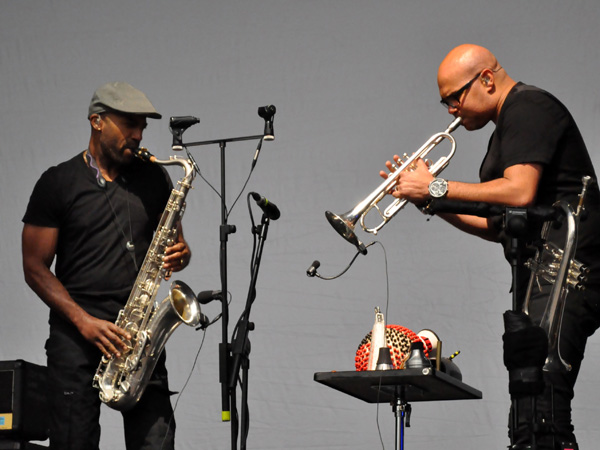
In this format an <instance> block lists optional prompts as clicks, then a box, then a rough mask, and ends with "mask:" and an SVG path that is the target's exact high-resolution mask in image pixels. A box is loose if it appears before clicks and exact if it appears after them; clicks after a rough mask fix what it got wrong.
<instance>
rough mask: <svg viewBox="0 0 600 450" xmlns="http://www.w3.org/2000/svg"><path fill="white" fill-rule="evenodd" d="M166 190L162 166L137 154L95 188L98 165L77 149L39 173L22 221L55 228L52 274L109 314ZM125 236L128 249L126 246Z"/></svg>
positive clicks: (93, 309)
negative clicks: (131, 246)
mask: <svg viewBox="0 0 600 450" xmlns="http://www.w3.org/2000/svg"><path fill="white" fill-rule="evenodd" d="M171 188H172V184H171V180H170V178H169V175H168V174H167V172H166V171H165V170H164V169H163V168H162V167H161V166H158V165H155V164H150V163H144V162H142V161H139V160H135V161H134V162H133V163H132V164H131V166H129V167H128V169H127V170H126V171H125V172H124V173H123V174H122V175H121V176H119V177H118V178H117V179H116V180H114V181H113V182H107V183H106V185H105V187H101V186H100V185H99V183H98V179H97V171H96V170H95V169H93V168H91V167H88V165H87V163H86V161H85V160H84V157H83V155H82V154H81V153H80V154H78V155H77V156H75V157H73V158H72V159H70V160H68V161H66V162H64V163H62V164H59V165H58V166H55V167H51V168H50V169H48V170H47V171H46V172H44V174H42V176H41V177H40V179H39V180H38V182H37V184H36V185H35V188H34V190H33V193H32V194H31V198H30V200H29V204H28V205H27V210H26V212H25V216H24V217H23V222H25V223H27V224H31V225H37V226H42V227H50V228H58V229H59V236H58V243H57V248H56V266H55V273H56V277H57V278H58V279H59V280H60V281H61V283H62V284H63V285H64V286H65V288H66V289H67V291H68V292H69V294H70V295H71V297H73V299H74V300H75V301H76V302H77V303H79V304H80V305H81V306H82V307H83V308H84V309H85V310H86V311H88V312H89V313H90V314H93V315H94V316H96V317H100V318H103V319H107V320H114V319H115V318H116V313H117V312H118V311H119V310H120V309H121V308H122V306H123V305H124V304H125V302H126V301H127V298H128V296H129V293H130V291H131V289H132V286H133V282H134V281H135V279H136V277H137V271H138V268H139V267H140V266H141V264H142V262H143V260H144V257H145V255H146V252H147V250H148V247H149V245H150V243H151V241H152V237H153V233H154V231H155V228H156V227H157V225H158V221H159V219H160V216H161V214H162V212H163V209H164V207H165V205H166V202H167V200H168V198H169V195H170V191H171ZM130 240H131V241H132V242H133V243H134V245H135V252H134V253H132V252H130V251H128V250H127V242H128V241H130ZM133 254H135V262H134V258H133Z"/></svg>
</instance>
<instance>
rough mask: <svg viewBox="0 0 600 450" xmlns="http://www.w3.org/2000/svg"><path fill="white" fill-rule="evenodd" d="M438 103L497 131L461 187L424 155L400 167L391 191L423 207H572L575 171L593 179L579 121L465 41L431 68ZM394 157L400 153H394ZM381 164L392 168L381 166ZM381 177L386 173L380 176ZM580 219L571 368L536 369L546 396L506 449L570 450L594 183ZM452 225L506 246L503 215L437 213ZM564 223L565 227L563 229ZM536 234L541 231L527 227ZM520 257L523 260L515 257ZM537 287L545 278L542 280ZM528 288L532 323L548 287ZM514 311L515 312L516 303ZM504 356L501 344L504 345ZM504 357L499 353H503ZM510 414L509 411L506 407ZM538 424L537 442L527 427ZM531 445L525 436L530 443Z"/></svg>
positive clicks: (587, 304)
mask: <svg viewBox="0 0 600 450" xmlns="http://www.w3.org/2000/svg"><path fill="white" fill-rule="evenodd" d="M437 81H438V87H439V94H440V96H441V103H442V105H443V106H444V108H446V109H447V110H448V113H450V114H451V115H453V116H455V117H460V118H461V119H462V125H463V126H464V127H465V129H467V130H468V131H473V130H479V129H481V128H483V127H484V126H485V125H486V124H488V123H489V122H493V123H494V125H495V130H494V132H493V134H492V137H491V139H490V141H489V145H488V149H487V153H486V155H485V157H484V160H483V162H482V165H481V168H480V173H479V176H480V179H481V182H480V183H463V182H458V181H448V180H445V179H442V178H435V179H434V177H433V176H432V175H431V174H430V173H429V171H428V170H427V167H426V165H425V163H424V162H423V161H419V162H418V165H417V169H416V170H414V171H412V172H411V171H404V172H403V173H402V174H401V175H400V176H399V178H398V182H397V186H396V188H395V191H394V192H393V195H394V196H395V197H397V198H405V199H408V200H409V201H411V202H413V203H415V204H417V205H423V204H424V203H427V202H431V201H433V202H435V199H436V198H442V197H445V198H448V199H449V200H457V201H465V202H487V203H491V204H498V205H506V206H515V207H528V206H535V205H542V206H551V205H553V204H554V202H556V201H558V200H565V201H567V202H568V203H569V204H570V205H576V204H577V202H578V194H579V193H580V192H581V187H582V183H581V180H582V177H584V176H591V177H593V178H594V179H597V178H596V175H595V173H594V168H593V166H592V162H591V158H590V156H589V154H588V151H587V149H586V146H585V143H584V141H583V138H582V136H581V134H580V132H579V130H578V127H577V125H576V123H575V121H574V119H573V117H572V116H571V114H570V113H569V111H568V110H567V108H566V107H565V106H564V105H563V104H562V103H561V102H560V101H559V100H557V99H556V98H555V97H554V96H553V95H551V94H550V93H548V92H546V91H543V90H542V89H539V88H537V87H534V86H530V85H527V84H524V83H521V82H516V81H515V80H513V79H512V78H511V77H510V76H509V75H508V73H507V71H506V70H505V69H504V68H503V67H502V66H501V65H500V64H499V62H498V61H497V59H496V57H495V56H494V55H493V54H492V53H491V52H490V51H489V50H488V49H486V48H483V47H480V46H477V45H471V44H465V45H460V46H458V47H456V48H454V49H453V50H452V51H450V53H448V55H447V56H446V57H445V58H444V60H443V61H442V63H441V64H440V66H439V69H438V77H437ZM394 159H396V160H397V159H398V158H397V156H396V157H394ZM386 166H387V168H388V170H393V168H394V166H393V164H392V163H391V162H390V161H388V162H387V163H386ZM380 175H381V176H382V177H384V178H385V177H387V172H386V171H382V172H381V173H380ZM585 204H586V211H587V218H586V219H585V220H583V221H581V222H580V226H579V230H578V231H579V233H578V234H579V239H578V245H577V252H576V257H577V259H578V260H580V261H582V262H583V263H584V264H586V265H587V266H588V267H589V268H590V275H589V278H588V281H587V283H586V290H584V291H570V292H569V294H568V296H567V298H566V304H565V305H566V306H565V313H564V316H563V322H562V330H561V334H560V341H559V346H560V349H561V353H562V356H563V357H564V359H565V360H566V361H567V362H568V363H570V364H571V365H572V370H571V371H562V372H560V373H559V372H552V371H544V373H543V375H544V385H545V390H544V392H543V393H542V394H541V395H539V396H538V398H537V415H536V417H533V413H532V410H531V407H530V405H531V403H529V402H521V403H519V405H518V407H517V411H516V413H515V414H514V416H516V417H513V418H512V420H511V422H512V424H513V429H512V430H511V432H512V442H511V447H510V448H511V449H528V448H532V445H535V446H536V448H537V449H540V450H541V449H543V450H556V449H561V450H563V449H577V448H578V447H577V443H576V439H575V435H574V427H573V425H572V423H571V400H572V399H573V395H574V386H575V381H576V379H577V374H578V372H579V368H580V365H581V361H582V360H583V353H584V350H585V345H586V341H587V338H588V337H589V336H591V335H592V334H593V333H594V332H595V330H596V329H597V328H598V326H599V325H600V234H599V233H598V230H599V229H600V192H599V191H598V185H597V184H595V185H594V186H592V188H591V189H590V190H589V191H588V194H587V196H586V201H585ZM440 216H441V217H442V219H444V220H446V221H447V222H449V223H450V224H452V225H454V226H455V227H457V228H458V229H459V230H461V231H464V232H467V233H470V234H473V235H475V236H478V237H481V238H484V239H487V240H490V241H496V242H501V243H502V244H503V246H504V248H505V250H508V249H509V246H508V244H509V242H510V237H508V236H506V234H505V233H504V231H503V230H502V227H501V223H499V222H501V220H500V221H498V220H496V219H487V218H481V217H476V216H471V215H454V214H440ZM540 226H541V224H540ZM563 228H565V227H563ZM530 231H533V232H532V236H537V237H539V236H540V229H539V228H537V229H536V230H530ZM561 237H563V241H564V231H563V230H560V231H559V230H553V231H552V232H551V235H550V236H549V240H550V241H551V242H555V243H556V244H558V245H559V246H562V245H563V242H561V240H560V238H561ZM525 259H526V258H523V261H524V260H525ZM518 269H519V272H520V274H521V275H520V276H519V281H520V285H519V286H518V288H517V293H518V296H517V299H518V300H519V302H520V303H521V304H522V302H523V300H524V297H525V292H526V285H527V281H528V279H529V272H528V270H527V269H526V268H525V267H524V266H523V265H521V267H518ZM541 284H542V286H543V285H544V283H543V282H542V283H541ZM543 287H544V288H545V289H543V290H541V291H540V290H539V289H537V287H536V288H535V289H534V294H533V295H532V297H531V302H532V304H533V305H534V306H533V308H531V307H530V310H529V311H530V316H531V318H532V319H533V322H534V323H536V324H537V323H539V322H540V318H541V317H542V314H543V312H544V306H545V304H546V302H547V300H548V294H549V292H550V289H549V286H548V285H546V286H543ZM519 309H520V308H519ZM505 352H506V349H505ZM505 354H506V353H505ZM513 412H514V411H513ZM532 422H535V423H536V424H538V425H539V429H538V430H537V432H536V436H535V439H534V438H532V435H531V431H530V429H529V425H530V424H531V423H532ZM536 440H537V442H532V441H536Z"/></svg>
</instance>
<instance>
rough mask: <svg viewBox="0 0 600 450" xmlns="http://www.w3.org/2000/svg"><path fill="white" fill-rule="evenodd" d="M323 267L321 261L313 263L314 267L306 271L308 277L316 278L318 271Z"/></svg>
mask: <svg viewBox="0 0 600 450" xmlns="http://www.w3.org/2000/svg"><path fill="white" fill-rule="evenodd" d="M320 266H321V262H320V261H313V263H312V265H311V266H310V267H309V268H308V270H307V271H306V275H308V276H309V277H314V276H315V275H318V274H317V269H318V268H319V267H320Z"/></svg>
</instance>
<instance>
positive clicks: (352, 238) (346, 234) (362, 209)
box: [325, 117, 461, 254]
mask: <svg viewBox="0 0 600 450" xmlns="http://www.w3.org/2000/svg"><path fill="white" fill-rule="evenodd" d="M460 122H461V118H460V117H457V118H456V119H454V121H453V122H452V123H451V124H450V125H448V128H446V130H445V131H443V132H441V133H436V134H434V135H433V136H431V137H430V138H429V140H427V142H425V144H423V145H422V146H421V148H419V149H418V150H417V151H416V152H415V153H413V154H412V156H410V157H408V156H406V154H405V158H406V159H405V160H403V161H402V164H401V165H400V166H399V167H397V168H396V169H395V170H394V171H393V172H391V173H390V174H389V176H388V178H387V179H386V180H385V181H384V182H383V183H381V184H380V185H379V187H378V188H377V189H375V190H374V191H373V192H371V194H369V195H368V196H367V197H366V198H365V199H364V200H363V201H362V202H360V203H359V204H358V205H356V206H355V207H354V208H353V209H351V210H350V211H348V212H346V213H344V214H340V215H338V214H334V213H332V212H331V211H326V212H325V217H327V220H328V221H329V223H330V224H331V226H332V227H333V228H334V229H335V230H336V231H337V232H338V234H339V235H340V236H342V237H343V238H344V239H346V240H347V241H348V242H350V243H351V244H353V245H355V246H356V248H357V249H358V250H359V251H360V252H361V253H362V254H366V253H367V249H366V247H365V245H364V244H363V243H362V242H361V241H360V240H359V239H358V238H357V237H356V233H355V229H356V224H357V223H358V222H359V221H360V226H361V227H362V229H363V230H364V231H366V232H367V233H371V234H374V235H376V234H377V232H378V231H379V230H381V229H382V228H383V227H384V226H385V224H386V223H388V222H389V221H390V220H391V219H392V217H394V216H395V215H396V214H397V213H398V212H400V210H401V209H402V208H404V206H405V205H406V203H407V201H408V200H406V199H403V198H399V199H396V200H395V201H394V202H392V203H391V204H390V205H389V206H388V207H387V208H385V209H384V210H383V211H381V209H380V208H379V202H380V201H381V200H382V199H383V198H384V197H385V196H386V195H387V194H389V193H390V192H391V191H392V189H393V188H394V186H395V185H396V183H397V182H398V178H399V177H400V175H401V174H402V172H404V171H411V170H414V168H415V164H416V161H417V159H420V158H425V156H427V155H428V154H429V152H431V150H433V149H434V148H435V147H436V146H437V145H438V144H440V143H441V142H442V141H443V140H444V139H447V140H448V141H449V142H450V145H451V149H450V152H449V153H448V154H447V155H446V156H443V157H441V158H440V159H439V160H438V161H437V162H435V163H434V164H431V165H429V172H431V173H432V174H433V175H434V176H436V175H437V174H439V173H440V172H441V171H442V170H444V169H445V168H446V166H447V165H448V163H449V162H450V159H451V158H452V156H454V152H455V151H456V141H455V140H454V137H452V135H451V134H450V133H452V132H453V131H454V130H456V128H458V126H459V125H460ZM372 209H375V210H377V212H378V213H379V215H380V217H381V222H380V223H379V224H378V225H377V226H374V227H372V228H369V227H368V226H367V225H366V223H365V217H366V216H367V214H369V212H370V211H371V210H372Z"/></svg>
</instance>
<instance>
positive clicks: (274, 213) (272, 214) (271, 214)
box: [250, 192, 281, 220]
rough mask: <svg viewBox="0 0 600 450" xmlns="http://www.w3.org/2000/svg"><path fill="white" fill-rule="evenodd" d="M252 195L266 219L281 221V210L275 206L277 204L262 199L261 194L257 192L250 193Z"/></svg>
mask: <svg viewBox="0 0 600 450" xmlns="http://www.w3.org/2000/svg"><path fill="white" fill-rule="evenodd" d="M250 195H251V196H252V198H253V199H254V201H256V204H257V205H258V206H259V207H260V209H262V211H263V213H264V214H265V217H267V218H268V219H271V220H277V219H279V216H281V213H280V212H279V208H278V207H277V206H275V203H272V202H270V201H269V200H267V199H266V198H265V197H262V196H261V195H260V194H257V193H256V192H250Z"/></svg>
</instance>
